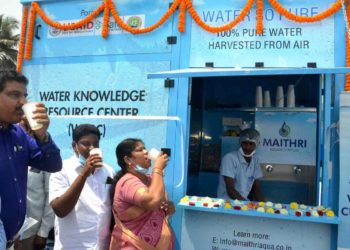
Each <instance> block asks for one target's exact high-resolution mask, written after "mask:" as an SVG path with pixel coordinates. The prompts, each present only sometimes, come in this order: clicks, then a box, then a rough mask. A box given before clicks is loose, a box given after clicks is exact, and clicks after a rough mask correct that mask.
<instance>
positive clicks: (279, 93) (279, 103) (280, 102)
mask: <svg viewBox="0 0 350 250" xmlns="http://www.w3.org/2000/svg"><path fill="white" fill-rule="evenodd" d="M276 107H278V108H283V107H284V95H283V87H282V86H278V87H277V90H276Z"/></svg>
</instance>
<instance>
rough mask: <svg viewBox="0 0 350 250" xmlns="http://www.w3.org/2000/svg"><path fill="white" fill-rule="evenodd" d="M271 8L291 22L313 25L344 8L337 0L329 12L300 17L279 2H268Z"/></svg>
mask: <svg viewBox="0 0 350 250" xmlns="http://www.w3.org/2000/svg"><path fill="white" fill-rule="evenodd" d="M268 1H269V3H270V4H271V6H272V7H273V8H274V9H275V10H276V11H277V12H278V13H279V14H281V15H282V16H284V17H285V18H287V19H289V20H293V21H294V22H299V23H312V22H318V21H321V20H323V19H325V18H327V17H329V16H331V15H333V14H334V13H336V12H337V11H338V10H339V9H340V8H341V6H342V3H341V0H337V2H335V3H333V4H332V6H331V7H330V8H328V9H327V10H325V11H323V12H321V13H319V14H317V15H315V16H310V17H307V16H298V15H295V14H293V13H291V12H290V11H288V10H287V9H285V8H284V7H283V6H282V5H281V4H280V3H278V1H277V0H268Z"/></svg>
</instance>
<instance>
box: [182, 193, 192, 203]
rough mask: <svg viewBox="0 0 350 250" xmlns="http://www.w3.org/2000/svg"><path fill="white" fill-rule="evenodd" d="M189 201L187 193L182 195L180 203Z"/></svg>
mask: <svg viewBox="0 0 350 250" xmlns="http://www.w3.org/2000/svg"><path fill="white" fill-rule="evenodd" d="M189 201H190V197H188V196H187V195H186V196H184V197H183V198H182V199H181V200H180V203H184V204H187V203H188V202H189Z"/></svg>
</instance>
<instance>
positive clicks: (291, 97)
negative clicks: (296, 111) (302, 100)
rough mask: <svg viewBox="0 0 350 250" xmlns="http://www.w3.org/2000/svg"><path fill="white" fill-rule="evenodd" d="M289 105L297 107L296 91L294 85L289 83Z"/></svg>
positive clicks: (289, 106)
mask: <svg viewBox="0 0 350 250" xmlns="http://www.w3.org/2000/svg"><path fill="white" fill-rule="evenodd" d="M287 107H288V108H294V107H295V92H294V85H293V84H291V85H288V91H287Z"/></svg>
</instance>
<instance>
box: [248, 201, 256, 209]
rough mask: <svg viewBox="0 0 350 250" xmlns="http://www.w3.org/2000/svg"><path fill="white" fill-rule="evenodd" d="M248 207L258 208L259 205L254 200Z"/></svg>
mask: <svg viewBox="0 0 350 250" xmlns="http://www.w3.org/2000/svg"><path fill="white" fill-rule="evenodd" d="M247 207H248V208H250V209H256V208H257V207H258V205H257V204H256V203H254V202H251V203H248V204H247Z"/></svg>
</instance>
